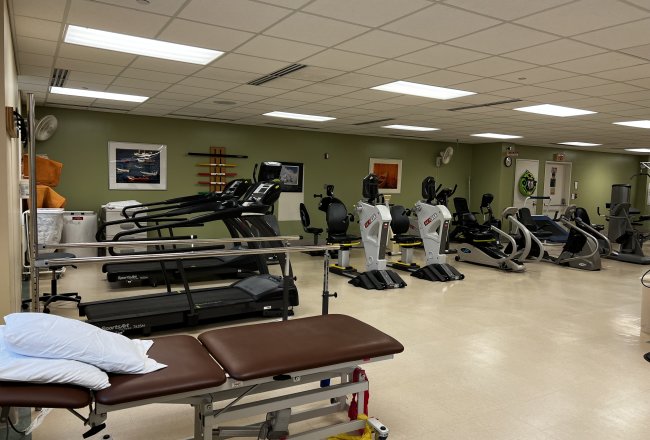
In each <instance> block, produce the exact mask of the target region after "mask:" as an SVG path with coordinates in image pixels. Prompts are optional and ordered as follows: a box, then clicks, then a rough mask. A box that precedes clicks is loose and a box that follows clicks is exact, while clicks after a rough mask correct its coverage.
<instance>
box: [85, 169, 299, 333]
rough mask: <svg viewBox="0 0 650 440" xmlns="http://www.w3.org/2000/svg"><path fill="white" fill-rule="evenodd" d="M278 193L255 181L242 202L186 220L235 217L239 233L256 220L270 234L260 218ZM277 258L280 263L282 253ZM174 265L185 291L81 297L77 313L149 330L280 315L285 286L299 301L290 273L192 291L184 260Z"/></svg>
mask: <svg viewBox="0 0 650 440" xmlns="http://www.w3.org/2000/svg"><path fill="white" fill-rule="evenodd" d="M280 193H281V188H280V183H279V182H278V181H264V182H258V183H255V184H254V185H252V186H251V187H250V188H249V189H248V191H247V192H246V194H245V195H244V196H243V197H242V199H241V201H240V202H236V201H234V200H231V201H229V202H227V203H223V204H221V206H219V207H218V208H217V209H215V211H214V212H212V213H208V214H204V215H201V216H198V217H196V218H194V219H191V220H187V221H186V222H187V223H188V224H187V226H191V225H193V224H194V223H195V222H202V221H212V220H223V219H233V220H234V222H233V223H234V225H235V226H236V227H237V228H238V230H239V231H240V233H241V234H242V235H244V234H245V236H254V235H255V234H254V233H253V231H252V229H251V228H250V226H247V225H255V227H256V228H259V231H260V232H264V233H270V231H272V230H273V228H272V227H270V226H269V225H268V224H266V222H265V221H264V214H265V213H266V212H267V211H268V210H269V207H270V206H271V205H272V204H273V203H275V202H276V201H277V200H278V198H279V197H280ZM243 216H246V219H244V218H243ZM145 229H146V228H145ZM274 235H275V234H274ZM276 243H277V242H276ZM256 246H258V244H257V243H252V242H251V243H249V247H250V248H253V247H256ZM280 246H281V245H280ZM278 258H279V259H280V260H281V263H284V259H285V257H284V255H283V254H281V255H279V256H278ZM177 264H178V268H179V271H180V273H181V276H182V278H183V284H184V289H183V290H181V291H176V292H172V291H170V290H169V289H168V291H167V292H164V293H158V294H149V295H138V296H133V297H127V298H118V299H112V300H104V301H93V302H86V303H83V302H82V303H80V304H79V305H78V307H79V315H80V316H85V317H86V319H87V322H88V323H90V324H93V325H96V326H98V327H100V328H102V329H104V330H109V331H113V332H117V333H141V334H144V335H148V334H150V333H151V332H152V331H154V330H158V329H165V328H178V327H185V326H192V325H197V324H201V323H204V322H206V321H211V320H215V319H220V318H227V317H236V316H242V315H249V314H253V313H256V314H262V315H263V316H280V315H281V313H282V309H283V307H284V301H283V295H284V292H285V289H286V290H287V293H288V305H289V307H295V306H297V305H298V304H299V301H298V291H297V289H296V286H295V284H294V282H293V279H292V274H291V273H289V274H285V276H284V277H279V276H274V275H270V274H268V273H266V274H259V275H253V276H251V277H248V278H245V279H243V280H240V281H237V282H235V283H234V284H232V285H230V286H225V287H210V288H203V289H195V290H190V288H189V284H188V282H187V279H186V278H185V277H184V276H183V273H184V271H183V265H182V262H181V261H178V262H177ZM290 272H291V271H290Z"/></svg>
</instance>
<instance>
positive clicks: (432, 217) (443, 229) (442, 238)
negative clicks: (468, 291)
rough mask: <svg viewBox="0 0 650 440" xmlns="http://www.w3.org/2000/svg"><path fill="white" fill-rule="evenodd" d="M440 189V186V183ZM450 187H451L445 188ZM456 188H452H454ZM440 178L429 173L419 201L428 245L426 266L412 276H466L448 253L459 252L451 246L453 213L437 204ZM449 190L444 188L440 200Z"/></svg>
mask: <svg viewBox="0 0 650 440" xmlns="http://www.w3.org/2000/svg"><path fill="white" fill-rule="evenodd" d="M438 190H440V186H439V187H438ZM445 190H448V188H445ZM454 191H455V189H454V190H453V191H452V192H451V194H453V192H454ZM437 194H438V191H437V190H436V181H435V180H434V178H433V177H431V176H429V177H426V178H425V179H424V180H423V181H422V197H423V200H419V201H418V202H416V203H415V207H414V209H413V210H414V211H415V214H416V217H417V220H418V229H419V231H420V237H421V239H422V244H423V245H424V253H425V258H426V261H425V266H423V267H420V268H418V269H417V270H415V271H414V272H413V273H411V276H414V277H416V278H420V279H424V280H429V281H455V280H462V279H464V278H465V275H463V274H462V273H460V272H458V270H456V268H455V267H453V266H451V265H449V264H447V255H448V254H453V253H456V251H453V250H450V249H449V225H450V224H451V213H450V212H449V209H447V207H446V206H445V205H444V204H434V203H433V200H434V199H437V197H436V196H437ZM448 197H449V192H448V191H443V193H442V198H441V199H440V201H443V202H444V201H446V199H448Z"/></svg>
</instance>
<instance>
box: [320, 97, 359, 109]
mask: <svg viewBox="0 0 650 440" xmlns="http://www.w3.org/2000/svg"><path fill="white" fill-rule="evenodd" d="M365 102H366V101H361V100H359V99H350V98H345V97H343V96H337V97H334V98H328V99H324V100H322V101H321V102H320V103H322V104H331V105H338V106H340V107H356V106H358V105H361V104H364V103H365Z"/></svg>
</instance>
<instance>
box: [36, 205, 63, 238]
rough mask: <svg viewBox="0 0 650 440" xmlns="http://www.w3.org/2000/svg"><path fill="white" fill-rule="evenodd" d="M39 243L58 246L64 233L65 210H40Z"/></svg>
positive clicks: (38, 210)
mask: <svg viewBox="0 0 650 440" xmlns="http://www.w3.org/2000/svg"><path fill="white" fill-rule="evenodd" d="M36 212H37V213H38V215H37V217H36V219H37V222H38V243H39V244H58V243H60V242H61V234H62V233H63V208H38V209H37V210H36Z"/></svg>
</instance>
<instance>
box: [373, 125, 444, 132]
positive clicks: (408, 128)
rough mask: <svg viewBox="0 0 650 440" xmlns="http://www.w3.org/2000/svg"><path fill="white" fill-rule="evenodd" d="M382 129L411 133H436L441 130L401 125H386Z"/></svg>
mask: <svg viewBox="0 0 650 440" xmlns="http://www.w3.org/2000/svg"><path fill="white" fill-rule="evenodd" d="M382 128H394V129H395V130H411V131H436V130H440V129H439V128H431V127H418V126H417V125H400V124H393V125H384V126H382Z"/></svg>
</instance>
